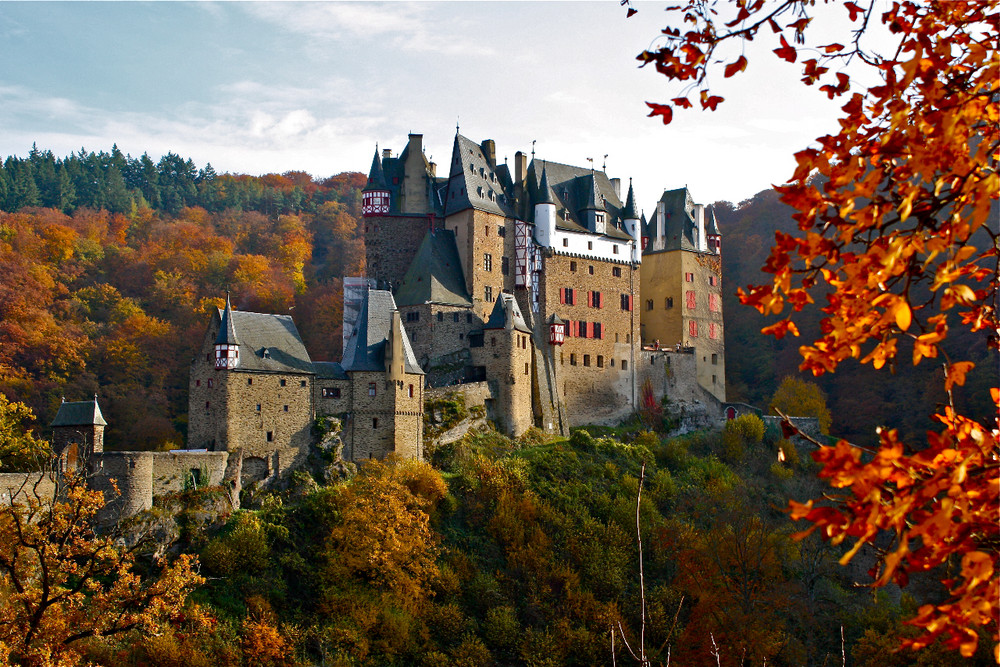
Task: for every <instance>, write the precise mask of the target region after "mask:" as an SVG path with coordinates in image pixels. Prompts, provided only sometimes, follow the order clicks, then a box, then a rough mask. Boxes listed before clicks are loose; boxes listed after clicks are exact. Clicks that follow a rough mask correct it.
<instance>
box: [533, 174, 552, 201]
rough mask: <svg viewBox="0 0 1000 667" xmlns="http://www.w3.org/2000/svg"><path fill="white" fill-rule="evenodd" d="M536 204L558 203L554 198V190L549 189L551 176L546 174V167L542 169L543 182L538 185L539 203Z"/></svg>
mask: <svg viewBox="0 0 1000 667" xmlns="http://www.w3.org/2000/svg"><path fill="white" fill-rule="evenodd" d="M535 203H536V204H555V203H556V201H555V199H554V198H553V197H552V188H550V187H549V175H548V174H547V173H546V172H545V167H544V166H543V167H542V182H541V183H539V184H538V201H536V202H535Z"/></svg>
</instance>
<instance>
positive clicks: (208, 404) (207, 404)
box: [205, 401, 212, 410]
mask: <svg viewBox="0 0 1000 667" xmlns="http://www.w3.org/2000/svg"><path fill="white" fill-rule="evenodd" d="M211 405H212V404H211V403H210V402H208V401H205V409H206V410H208V408H209V407H210V406H211Z"/></svg>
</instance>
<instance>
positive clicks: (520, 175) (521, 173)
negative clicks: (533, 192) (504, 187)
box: [514, 151, 528, 185]
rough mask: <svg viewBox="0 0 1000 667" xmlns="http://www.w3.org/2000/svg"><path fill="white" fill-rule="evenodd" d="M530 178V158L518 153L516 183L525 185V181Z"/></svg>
mask: <svg viewBox="0 0 1000 667" xmlns="http://www.w3.org/2000/svg"><path fill="white" fill-rule="evenodd" d="M527 177H528V156H527V155H525V154H524V153H522V152H521V151H518V152H516V153H514V183H516V184H517V185H524V179H525V178H527Z"/></svg>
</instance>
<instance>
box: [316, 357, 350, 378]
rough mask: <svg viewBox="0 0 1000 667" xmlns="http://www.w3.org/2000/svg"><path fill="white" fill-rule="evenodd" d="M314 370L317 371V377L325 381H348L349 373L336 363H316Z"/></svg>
mask: <svg viewBox="0 0 1000 667" xmlns="http://www.w3.org/2000/svg"><path fill="white" fill-rule="evenodd" d="M313 369H315V371H316V377H317V378H321V379H324V380H347V379H348V377H347V373H345V372H344V367H343V366H341V365H340V364H338V363H337V362H336V361H314V362H313Z"/></svg>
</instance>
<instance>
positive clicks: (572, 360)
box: [569, 352, 576, 366]
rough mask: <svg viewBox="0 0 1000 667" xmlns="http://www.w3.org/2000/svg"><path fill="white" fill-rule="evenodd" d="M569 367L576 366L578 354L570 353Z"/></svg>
mask: <svg viewBox="0 0 1000 667" xmlns="http://www.w3.org/2000/svg"><path fill="white" fill-rule="evenodd" d="M569 365H570V366H576V354H575V353H573V352H570V353H569Z"/></svg>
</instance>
